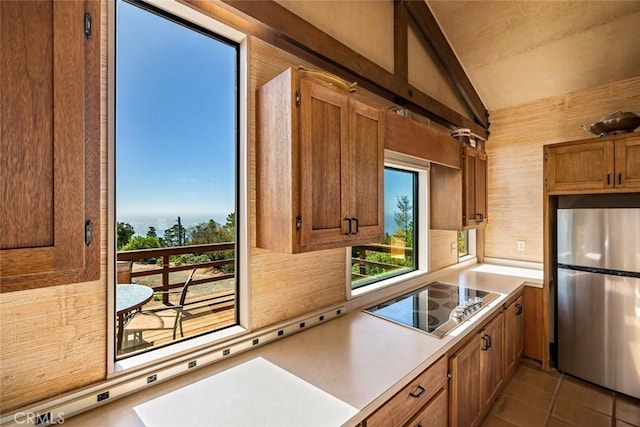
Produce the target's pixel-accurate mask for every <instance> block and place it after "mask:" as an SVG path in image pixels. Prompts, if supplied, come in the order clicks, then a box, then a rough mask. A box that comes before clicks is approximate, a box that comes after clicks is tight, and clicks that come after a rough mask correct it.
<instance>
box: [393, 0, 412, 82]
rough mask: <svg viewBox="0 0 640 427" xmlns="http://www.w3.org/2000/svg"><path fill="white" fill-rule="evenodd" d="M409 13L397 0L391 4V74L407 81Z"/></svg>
mask: <svg viewBox="0 0 640 427" xmlns="http://www.w3.org/2000/svg"><path fill="white" fill-rule="evenodd" d="M408 31H409V12H408V11H407V7H406V6H405V5H404V4H403V3H402V2H401V1H398V0H394V2H393V74H395V75H396V77H398V78H399V79H402V80H403V81H405V82H408V81H409V40H408V39H409V35H408Z"/></svg>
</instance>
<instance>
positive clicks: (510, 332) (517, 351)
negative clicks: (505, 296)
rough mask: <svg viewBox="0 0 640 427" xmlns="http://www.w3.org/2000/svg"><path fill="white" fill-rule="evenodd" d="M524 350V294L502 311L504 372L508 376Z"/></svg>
mask: <svg viewBox="0 0 640 427" xmlns="http://www.w3.org/2000/svg"><path fill="white" fill-rule="evenodd" d="M523 351H524V295H520V296H519V297H518V298H517V299H516V300H515V301H513V302H512V303H511V304H509V306H507V308H506V309H505V311H504V372H505V376H509V375H510V374H511V373H512V372H513V371H515V368H516V366H518V360H520V357H521V356H522V352H523Z"/></svg>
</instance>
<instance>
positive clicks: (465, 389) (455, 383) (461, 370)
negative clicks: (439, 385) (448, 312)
mask: <svg viewBox="0 0 640 427" xmlns="http://www.w3.org/2000/svg"><path fill="white" fill-rule="evenodd" d="M481 345H482V344H481V340H480V334H478V333H475V334H473V337H472V338H471V339H470V340H469V342H467V344H466V345H465V346H464V347H462V348H461V349H460V350H458V351H457V352H456V353H455V354H454V355H453V357H451V359H450V362H449V364H450V367H451V384H450V385H449V387H450V391H451V400H450V408H451V411H450V414H451V423H450V425H452V426H460V427H471V426H474V425H477V424H478V423H479V421H480V415H481V413H482V398H481V396H480V347H481Z"/></svg>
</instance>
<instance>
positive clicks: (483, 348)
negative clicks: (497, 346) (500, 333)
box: [480, 335, 489, 351]
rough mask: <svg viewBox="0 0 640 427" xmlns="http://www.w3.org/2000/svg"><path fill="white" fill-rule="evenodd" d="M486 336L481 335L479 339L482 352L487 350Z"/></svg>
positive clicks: (487, 341)
mask: <svg viewBox="0 0 640 427" xmlns="http://www.w3.org/2000/svg"><path fill="white" fill-rule="evenodd" d="M488 337H489V336H488V335H483V336H481V337H480V339H481V340H482V347H480V350H482V351H487V350H489V339H488Z"/></svg>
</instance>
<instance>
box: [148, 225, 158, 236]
mask: <svg viewBox="0 0 640 427" xmlns="http://www.w3.org/2000/svg"><path fill="white" fill-rule="evenodd" d="M147 237H158V233H157V232H156V228H155V227H154V226H153V225H150V226H149V230H147Z"/></svg>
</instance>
